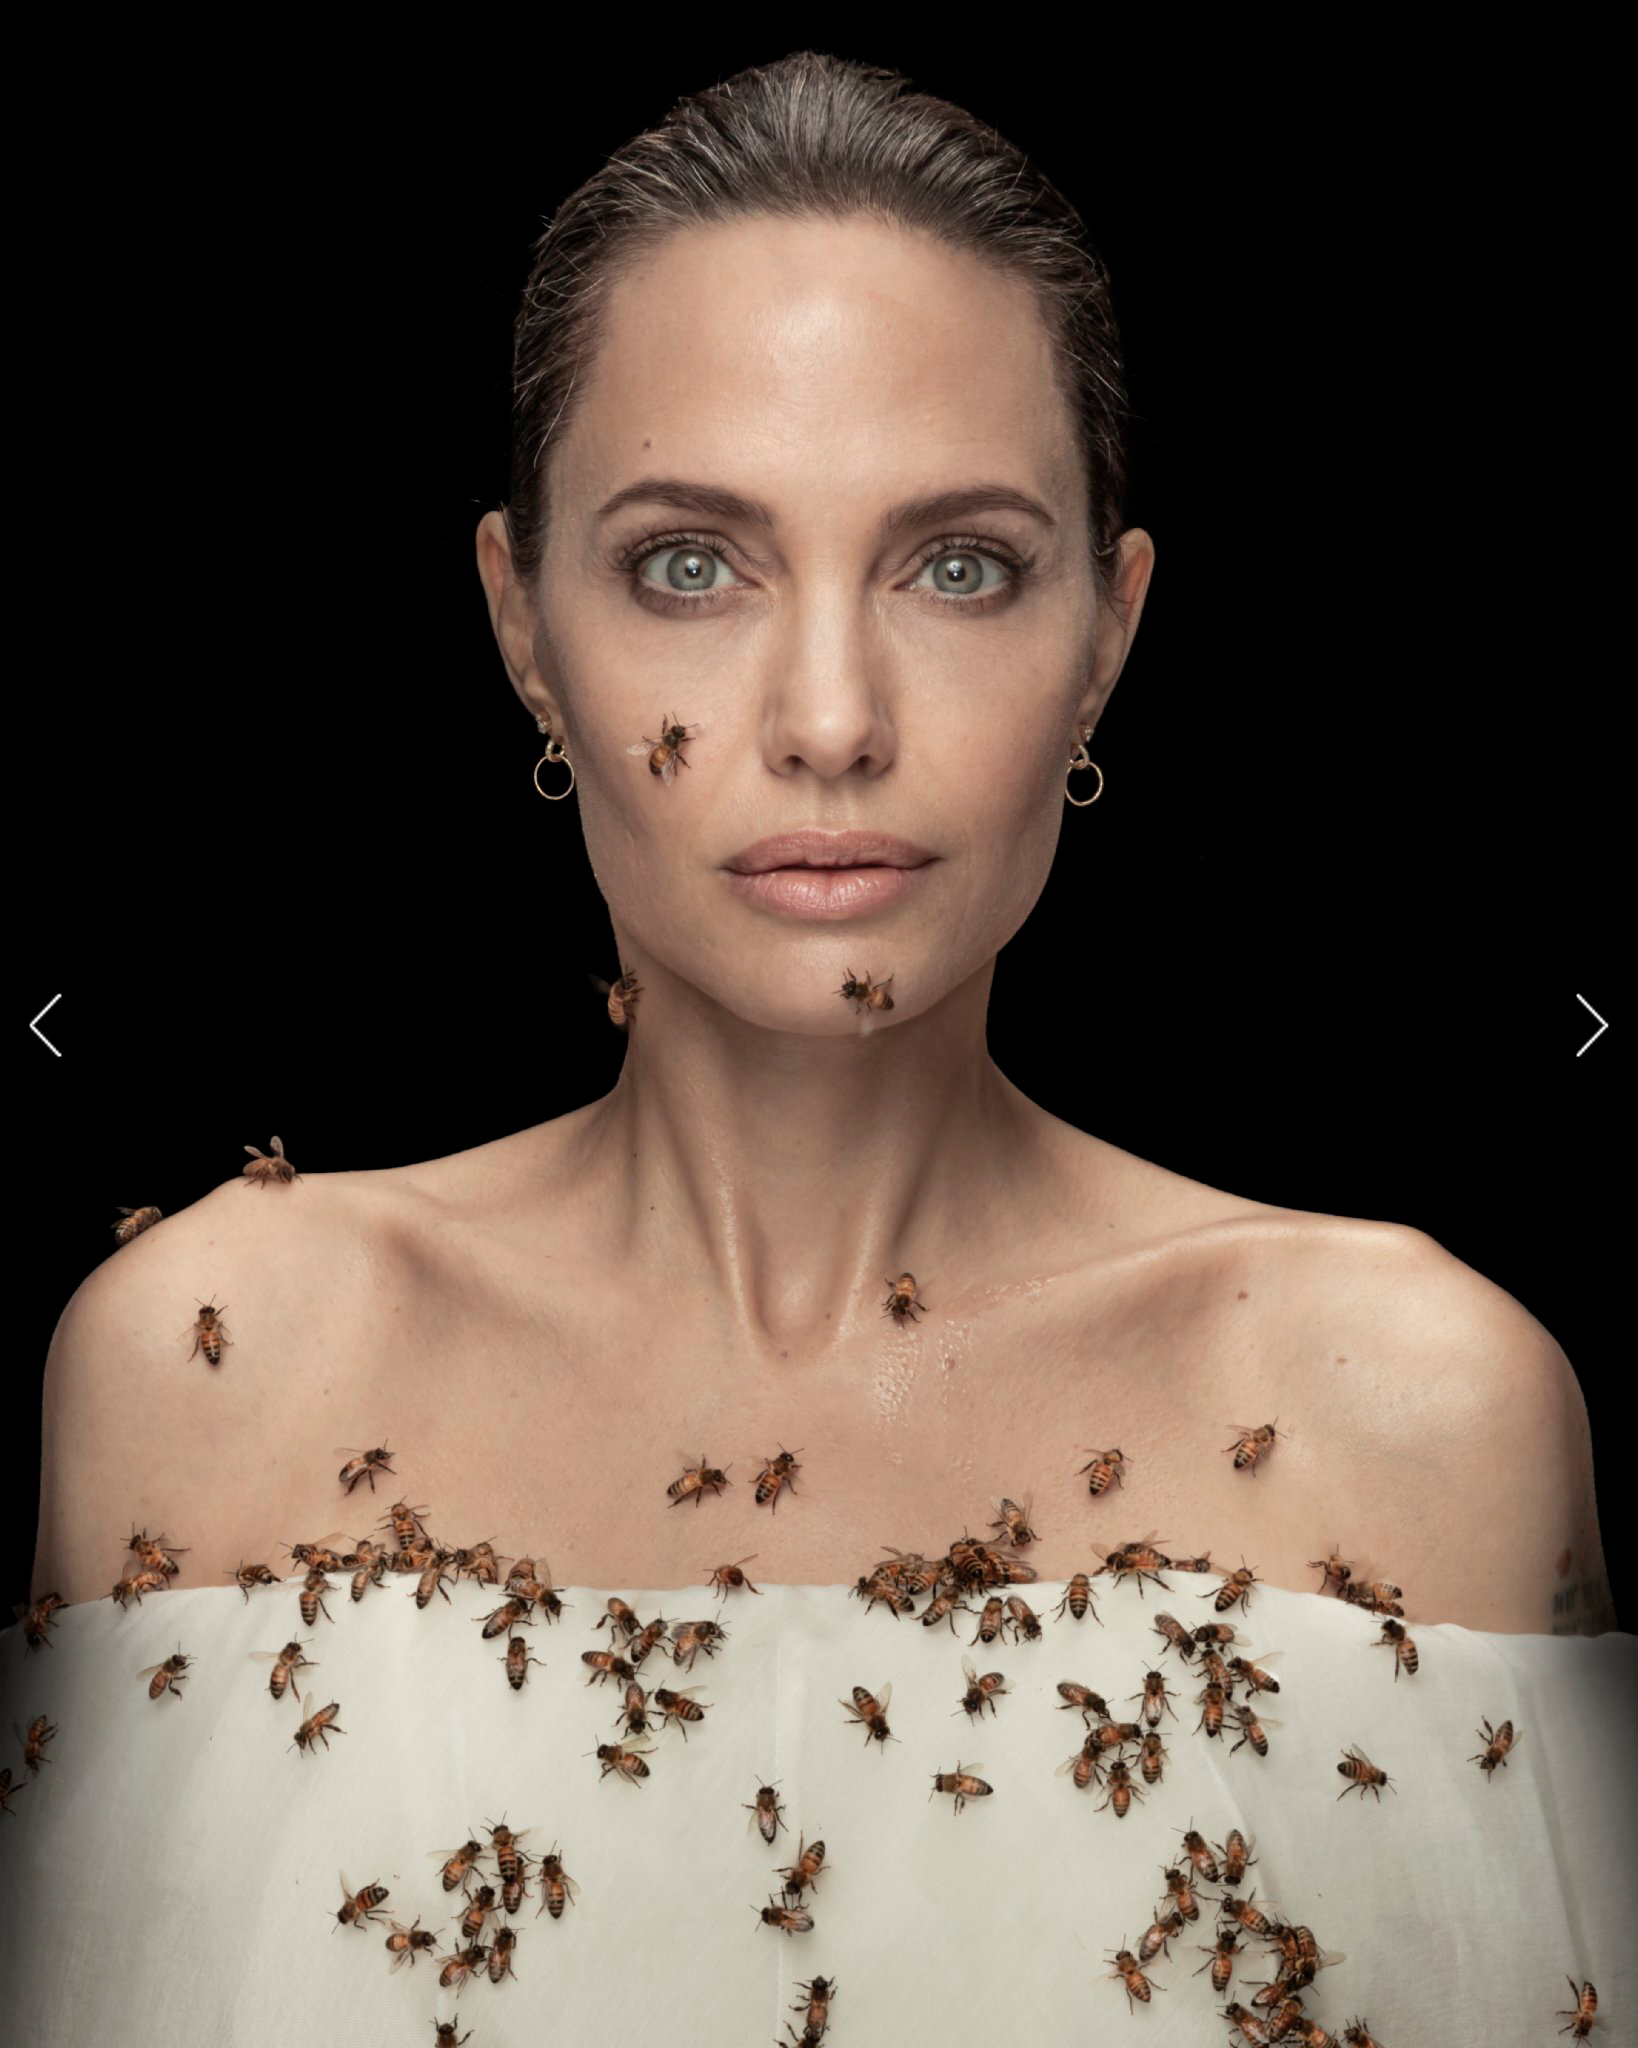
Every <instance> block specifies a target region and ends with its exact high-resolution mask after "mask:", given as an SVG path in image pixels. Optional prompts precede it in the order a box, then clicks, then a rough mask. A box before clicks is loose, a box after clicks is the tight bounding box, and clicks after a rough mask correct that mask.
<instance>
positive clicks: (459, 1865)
mask: <svg viewBox="0 0 1638 2048" xmlns="http://www.w3.org/2000/svg"><path fill="white" fill-rule="evenodd" d="M427 1853H428V1854H429V1855H432V1856H436V1857H439V1858H441V1859H442V1861H443V1866H444V1867H443V1871H442V1873H441V1875H442V1878H443V1886H444V1890H445V1891H446V1892H452V1891H454V1890H455V1889H456V1887H457V1886H464V1885H465V1884H466V1882H467V1879H468V1878H469V1877H470V1876H471V1874H472V1872H473V1871H474V1870H475V1869H476V1867H477V1862H478V1858H479V1857H480V1856H481V1855H482V1854H483V1848H482V1845H481V1844H480V1843H479V1842H478V1840H477V1838H476V1836H472V1835H469V1836H468V1837H467V1839H466V1840H465V1841H464V1842H463V1843H462V1844H461V1846H460V1847H459V1848H458V1849H454V1850H445V1849H431V1850H429V1851H428V1852H427Z"/></svg>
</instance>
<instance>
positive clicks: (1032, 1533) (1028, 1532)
mask: <svg viewBox="0 0 1638 2048" xmlns="http://www.w3.org/2000/svg"><path fill="white" fill-rule="evenodd" d="M1034 1498H1035V1496H1034V1495H1033V1494H1028V1493H1026V1494H1025V1496H1024V1505H1023V1506H1022V1507H1020V1506H1019V1505H1018V1503H1017V1501H1015V1500H1002V1501H1000V1502H999V1503H998V1506H999V1508H1000V1513H999V1515H998V1516H997V1517H996V1519H995V1520H994V1521H993V1522H991V1524H990V1527H991V1528H992V1529H994V1530H995V1531H996V1533H997V1534H998V1535H1002V1534H1004V1535H1005V1536H1006V1538H1007V1540H1008V1541H1009V1542H1010V1543H1011V1544H1012V1547H1013V1548H1014V1550H1026V1549H1027V1548H1028V1547H1029V1545H1030V1544H1032V1543H1034V1542H1036V1541H1038V1540H1039V1537H1040V1531H1039V1530H1038V1529H1034V1528H1032V1527H1031V1526H1030V1519H1029V1512H1030V1507H1031V1505H1032V1503H1033V1501H1034Z"/></svg>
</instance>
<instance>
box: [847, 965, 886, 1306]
mask: <svg viewBox="0 0 1638 2048" xmlns="http://www.w3.org/2000/svg"><path fill="white" fill-rule="evenodd" d="M892 979H893V977H892V975H891V974H890V975H889V976H888V977H887V981H872V980H871V978H870V970H869V968H868V967H867V968H866V969H865V972H864V978H863V980H861V979H860V978H859V977H858V976H857V975H856V974H855V973H854V972H853V969H852V968H851V967H850V968H849V969H848V970H847V972H846V973H845V974H844V975H843V976H842V985H841V987H840V988H839V989H834V990H833V991H832V993H833V994H834V995H839V996H841V997H843V998H844V999H845V1000H846V1001H848V1002H850V1003H857V1004H858V1006H859V1009H860V1011H861V1013H862V1012H863V1011H866V1010H891V1009H892V1007H893V998H892V997H891V996H890V995H889V994H888V993H887V982H888V981H891V980H892ZM892 1284H893V1283H892V1282H889V1285H892Z"/></svg>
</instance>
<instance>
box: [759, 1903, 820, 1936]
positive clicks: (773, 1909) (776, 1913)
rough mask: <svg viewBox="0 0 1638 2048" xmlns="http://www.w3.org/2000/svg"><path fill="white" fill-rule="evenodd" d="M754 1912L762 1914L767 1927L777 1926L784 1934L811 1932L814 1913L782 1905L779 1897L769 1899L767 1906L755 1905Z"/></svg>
mask: <svg viewBox="0 0 1638 2048" xmlns="http://www.w3.org/2000/svg"><path fill="white" fill-rule="evenodd" d="M751 1911H752V1912H753V1913H756V1914H758V1915H759V1916H760V1918H761V1920H762V1923H763V1925H764V1926H766V1927H777V1928H779V1929H780V1931H781V1932H782V1933H784V1934H811V1933H812V1932H813V1915H812V1914H811V1913H805V1912H803V1911H801V1910H800V1909H799V1908H798V1907H796V1906H785V1905H781V1904H780V1902H779V1901H778V1900H777V1899H769V1901H768V1903H767V1904H766V1905H765V1906H753V1907H752V1908H751Z"/></svg>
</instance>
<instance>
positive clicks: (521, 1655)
mask: <svg viewBox="0 0 1638 2048" xmlns="http://www.w3.org/2000/svg"><path fill="white" fill-rule="evenodd" d="M495 1662H496V1663H497V1664H504V1665H505V1666H506V1682H507V1684H508V1685H509V1686H510V1687H511V1688H512V1690H513V1691H514V1692H522V1690H523V1681H524V1680H525V1679H526V1678H527V1677H528V1676H529V1666H530V1665H531V1664H538V1665H539V1666H540V1668H541V1669H542V1671H544V1670H545V1668H546V1660H545V1658H544V1657H536V1656H533V1655H532V1654H531V1653H530V1649H529V1643H528V1639H527V1638H526V1637H524V1636H513V1638H512V1640H511V1641H510V1642H509V1643H508V1644H507V1645H506V1655H505V1656H504V1657H497V1658H496V1659H495Z"/></svg>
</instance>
